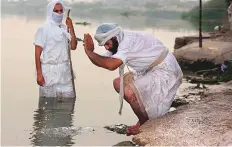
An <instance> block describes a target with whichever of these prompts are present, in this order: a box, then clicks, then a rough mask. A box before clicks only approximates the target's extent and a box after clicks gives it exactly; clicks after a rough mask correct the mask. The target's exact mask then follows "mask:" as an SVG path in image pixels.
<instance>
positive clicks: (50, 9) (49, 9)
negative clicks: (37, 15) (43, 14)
mask: <svg viewBox="0 0 232 147" xmlns="http://www.w3.org/2000/svg"><path fill="white" fill-rule="evenodd" d="M57 3H59V4H61V5H62V7H63V12H64V11H65V6H64V3H63V0H52V1H51V2H50V3H49V4H48V5H47V20H46V21H53V20H52V13H53V9H54V7H55V5H56V4H57ZM53 22H54V21H53ZM54 23H55V22H54Z"/></svg>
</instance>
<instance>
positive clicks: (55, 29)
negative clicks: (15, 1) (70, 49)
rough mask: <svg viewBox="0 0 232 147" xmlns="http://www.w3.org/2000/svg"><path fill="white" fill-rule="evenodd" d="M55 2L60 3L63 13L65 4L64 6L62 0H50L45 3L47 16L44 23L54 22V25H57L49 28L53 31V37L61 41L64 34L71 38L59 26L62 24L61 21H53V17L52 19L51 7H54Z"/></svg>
mask: <svg viewBox="0 0 232 147" xmlns="http://www.w3.org/2000/svg"><path fill="white" fill-rule="evenodd" d="M57 3H59V4H61V5H62V8H63V13H64V12H65V6H64V3H63V0H52V1H51V2H50V3H49V4H48V5H47V18H46V23H45V24H48V25H50V24H55V25H57V27H52V28H51V29H52V32H53V38H54V39H55V40H56V41H61V40H62V39H63V37H64V36H65V37H66V38H68V39H69V40H70V39H71V35H70V34H69V33H68V32H67V30H65V29H64V28H63V27H60V26H61V25H63V24H62V22H61V23H57V22H55V21H53V19H52V13H53V9H54V7H55V5H56V4H57ZM63 17H64V15H63Z"/></svg>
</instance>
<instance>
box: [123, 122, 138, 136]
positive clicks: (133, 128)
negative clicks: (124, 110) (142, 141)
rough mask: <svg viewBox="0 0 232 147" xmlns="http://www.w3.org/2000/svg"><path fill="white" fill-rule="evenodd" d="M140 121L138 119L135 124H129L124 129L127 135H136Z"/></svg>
mask: <svg viewBox="0 0 232 147" xmlns="http://www.w3.org/2000/svg"><path fill="white" fill-rule="evenodd" d="M139 127H140V122H139V121H138V122H137V123H136V125H133V126H129V127H128V128H127V130H126V134H127V136H130V135H136V134H138V133H139Z"/></svg>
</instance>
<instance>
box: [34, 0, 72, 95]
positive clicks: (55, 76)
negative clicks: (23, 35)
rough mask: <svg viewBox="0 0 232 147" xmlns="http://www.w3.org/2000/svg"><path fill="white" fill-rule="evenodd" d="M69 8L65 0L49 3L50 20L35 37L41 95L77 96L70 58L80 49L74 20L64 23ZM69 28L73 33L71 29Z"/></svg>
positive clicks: (39, 29) (48, 14)
mask: <svg viewBox="0 0 232 147" xmlns="http://www.w3.org/2000/svg"><path fill="white" fill-rule="evenodd" d="M64 12H65V7H64V4H63V1H62V0H52V1H51V2H50V3H49V4H48V5H47V20H46V22H45V23H44V24H43V25H42V26H41V27H40V28H38V30H37V32H36V34H35V39H34V45H35V63H36V71H37V84H38V85H39V86H40V88H39V89H40V91H39V96H40V97H63V98H75V89H74V85H73V83H72V80H73V79H72V78H73V77H72V74H71V70H72V69H71V66H70V58H69V41H70V44H71V45H70V46H71V47H70V48H71V50H75V49H76V48H77V40H76V35H75V30H74V27H73V23H72V20H71V19H70V18H69V17H67V19H66V25H65V24H63V23H62V20H63V17H64ZM68 30H69V32H70V33H69V32H68Z"/></svg>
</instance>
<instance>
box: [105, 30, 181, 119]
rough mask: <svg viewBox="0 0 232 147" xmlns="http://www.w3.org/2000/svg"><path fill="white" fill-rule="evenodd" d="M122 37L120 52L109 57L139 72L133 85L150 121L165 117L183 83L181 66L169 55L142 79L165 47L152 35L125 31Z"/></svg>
mask: <svg viewBox="0 0 232 147" xmlns="http://www.w3.org/2000/svg"><path fill="white" fill-rule="evenodd" d="M123 35H124V36H123V40H122V41H121V42H120V44H119V47H118V52H117V53H116V54H114V55H110V54H109V53H107V54H106V55H108V56H111V57H112V58H117V59H121V60H122V61H123V63H124V64H127V65H128V66H129V67H131V68H132V69H133V70H134V71H135V72H136V74H137V75H134V78H135V81H134V85H135V87H136V89H137V90H138V93H139V95H140V96H139V98H138V101H139V103H140V106H141V107H144V108H145V110H146V112H147V114H148V116H149V118H150V119H154V118H157V117H159V116H162V115H164V114H166V113H167V112H168V111H169V108H170V106H171V103H172V102H173V100H174V97H175V95H176V92H177V90H178V88H179V86H180V85H181V83H182V78H183V73H182V71H181V68H180V66H179V64H178V62H177V61H176V59H175V57H174V56H173V54H172V53H170V52H169V53H168V55H167V57H166V58H165V59H164V61H163V62H162V63H160V64H159V65H158V66H155V67H154V68H153V69H152V70H151V71H149V72H148V73H147V74H145V75H144V76H143V75H141V73H143V72H144V71H145V70H146V69H147V68H148V67H149V65H151V64H152V63H153V62H154V61H155V60H156V59H157V58H158V56H159V55H160V54H161V53H162V51H163V50H164V49H165V48H166V47H165V46H164V45H163V43H162V42H161V41H159V40H158V39H156V38H155V37H154V36H153V35H150V34H143V33H141V32H131V31H123Z"/></svg>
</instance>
